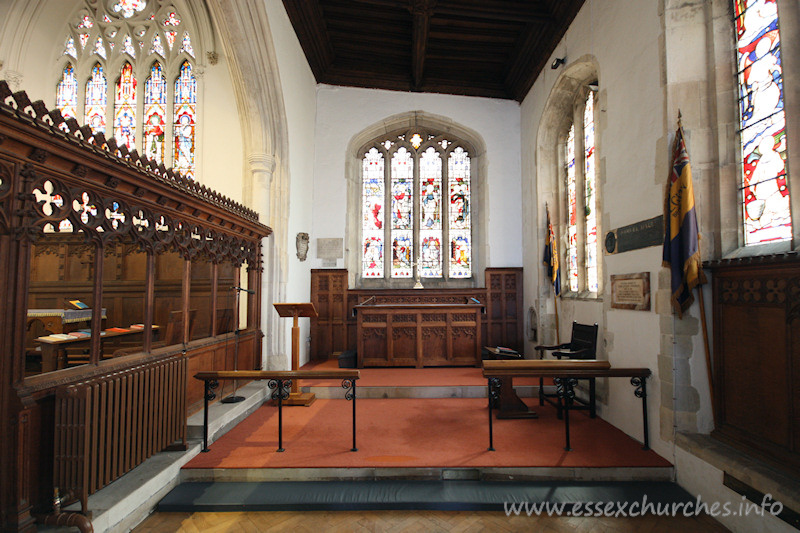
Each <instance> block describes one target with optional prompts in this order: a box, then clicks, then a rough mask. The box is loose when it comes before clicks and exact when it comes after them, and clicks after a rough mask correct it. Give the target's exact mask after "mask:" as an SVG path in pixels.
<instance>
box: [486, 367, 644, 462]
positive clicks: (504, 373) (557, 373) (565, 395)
mask: <svg viewBox="0 0 800 533" xmlns="http://www.w3.org/2000/svg"><path fill="white" fill-rule="evenodd" d="M650 373H651V372H650V369H649V368H611V365H610V364H609V363H608V361H595V360H564V361H558V360H549V359H547V360H529V359H524V360H514V361H484V362H483V377H485V378H487V380H488V393H489V451H494V441H493V434H492V401H493V400H496V399H497V398H499V396H500V390H499V389H500V386H501V380H502V379H503V378H514V377H533V378H553V382H554V383H555V385H556V392H557V394H558V397H559V399H560V400H561V402H562V404H563V406H564V428H565V432H566V446H564V449H565V450H566V451H570V450H571V449H572V448H571V447H570V442H569V411H570V407H571V406H572V403H573V401H574V399H575V389H574V387H575V385H577V380H578V379H586V378H614V377H626V378H630V379H631V385H633V386H634V387H635V389H634V395H635V396H636V397H637V398H641V399H642V422H643V425H644V446H643V448H644V449H645V450H649V449H650V441H649V437H648V427H647V388H646V380H647V378H648V377H649V376H650Z"/></svg>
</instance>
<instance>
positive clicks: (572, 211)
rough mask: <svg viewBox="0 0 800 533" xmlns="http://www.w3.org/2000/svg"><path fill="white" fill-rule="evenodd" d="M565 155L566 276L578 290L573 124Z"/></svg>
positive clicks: (570, 283)
mask: <svg viewBox="0 0 800 533" xmlns="http://www.w3.org/2000/svg"><path fill="white" fill-rule="evenodd" d="M566 157H567V278H568V281H569V290H570V291H572V292H578V204H577V185H576V182H575V125H574V124H573V125H572V126H570V128H569V134H568V135H567V146H566Z"/></svg>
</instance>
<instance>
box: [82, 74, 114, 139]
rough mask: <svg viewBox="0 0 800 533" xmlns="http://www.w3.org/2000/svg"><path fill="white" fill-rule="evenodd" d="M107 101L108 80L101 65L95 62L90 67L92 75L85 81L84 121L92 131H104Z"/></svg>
mask: <svg viewBox="0 0 800 533" xmlns="http://www.w3.org/2000/svg"><path fill="white" fill-rule="evenodd" d="M107 103H108V82H107V81H106V76H105V74H103V67H102V66H101V65H100V64H99V63H97V64H95V66H94V67H92V77H91V78H90V79H89V81H88V82H86V106H85V110H84V111H85V113H84V123H85V124H88V125H89V126H90V127H91V128H92V131H93V132H94V133H105V131H106V104H107Z"/></svg>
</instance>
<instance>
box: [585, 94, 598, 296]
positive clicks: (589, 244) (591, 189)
mask: <svg viewBox="0 0 800 533" xmlns="http://www.w3.org/2000/svg"><path fill="white" fill-rule="evenodd" d="M594 149H595V143H594V93H593V92H592V91H589V96H588V97H587V98H586V106H585V107H584V109H583V152H584V155H583V160H584V172H583V185H584V187H583V191H584V193H583V205H584V210H585V211H584V212H585V213H586V220H585V222H586V288H587V289H588V290H589V292H597V289H598V281H597V206H596V205H595V202H596V199H597V196H596V195H595V181H596V172H595V154H594Z"/></svg>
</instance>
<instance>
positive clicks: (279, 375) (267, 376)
mask: <svg viewBox="0 0 800 533" xmlns="http://www.w3.org/2000/svg"><path fill="white" fill-rule="evenodd" d="M194 377H195V379H199V380H200V381H203V382H204V383H205V394H204V395H203V449H202V451H204V452H207V451H208V403H209V402H210V401H211V400H213V399H214V398H216V397H217V395H216V393H214V389H216V388H217V387H219V382H220V381H221V380H225V379H241V380H268V382H267V386H268V387H269V388H270V390H272V394H271V395H270V397H271V399H273V400H276V401H277V402H278V451H279V452H283V451H284V448H283V401H284V400H286V399H288V398H289V391H290V389H291V387H292V380H293V379H296V380H300V379H341V380H342V388H343V389H345V395H344V397H345V399H346V400H352V402H353V447H352V448H351V449H350V451H351V452H357V451H358V448H356V381H357V380H358V378H359V377H361V373H360V372H359V371H358V370H350V369H338V370H220V371H216V372H210V371H209V372H198V373H197V374H195V375H194Z"/></svg>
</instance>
